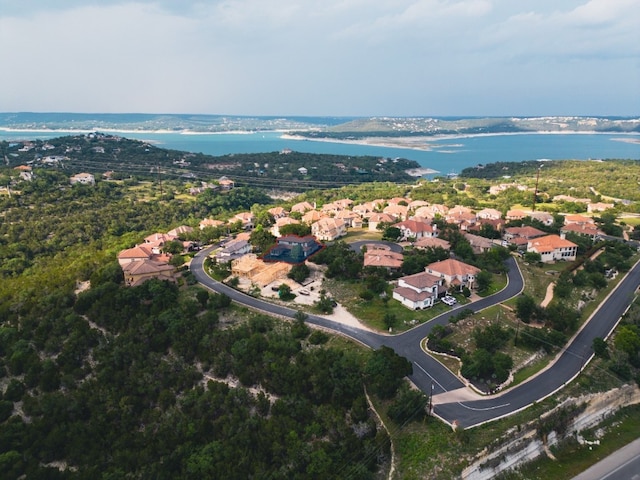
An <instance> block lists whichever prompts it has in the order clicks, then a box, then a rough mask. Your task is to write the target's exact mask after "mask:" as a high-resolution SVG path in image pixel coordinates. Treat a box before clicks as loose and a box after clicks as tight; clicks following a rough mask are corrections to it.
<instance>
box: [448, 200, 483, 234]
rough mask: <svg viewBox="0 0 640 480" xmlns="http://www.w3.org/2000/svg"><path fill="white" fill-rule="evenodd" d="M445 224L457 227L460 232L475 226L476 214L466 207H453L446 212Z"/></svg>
mask: <svg viewBox="0 0 640 480" xmlns="http://www.w3.org/2000/svg"><path fill="white" fill-rule="evenodd" d="M445 220H446V221H447V223H452V224H454V225H458V226H459V228H460V230H463V231H464V230H467V229H468V228H469V227H471V226H473V225H475V223H476V221H477V218H476V214H475V213H473V212H472V211H471V209H469V208H466V207H459V206H458V207H455V208H452V209H451V210H449V211H448V212H447V214H446V215H445Z"/></svg>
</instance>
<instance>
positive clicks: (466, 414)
mask: <svg viewBox="0 0 640 480" xmlns="http://www.w3.org/2000/svg"><path fill="white" fill-rule="evenodd" d="M211 250H212V248H209V249H206V250H202V251H201V252H199V253H198V254H197V255H196V256H195V257H194V258H193V259H192V261H191V266H190V268H191V272H192V273H193V275H194V276H195V278H196V280H197V281H198V282H200V283H201V284H203V285H204V286H206V287H208V288H210V289H212V290H214V291H216V292H219V293H224V294H226V295H228V296H229V297H231V299H232V300H234V301H235V302H238V303H241V304H244V305H247V306H249V307H251V308H254V309H258V310H262V311H265V312H267V313H271V314H274V315H280V316H285V317H293V316H294V315H295V314H296V310H293V309H291V308H287V307H282V306H280V305H274V304H272V303H269V302H266V301H264V300H261V299H258V298H255V297H251V296H250V295H247V294H245V293H243V292H239V291H238V290H235V289H233V288H231V287H229V286H227V285H225V284H222V283H220V282H217V281H215V280H213V279H212V278H211V277H209V276H208V275H207V274H206V273H205V272H204V267H203V264H204V260H205V258H206V257H207V255H208V253H209V252H210V251H211ZM507 266H508V283H507V286H506V287H505V288H504V289H503V290H501V291H500V292H498V293H496V294H494V295H491V296H489V297H486V298H483V299H481V300H478V301H476V302H474V303H472V304H469V305H463V306H458V307H457V308H455V309H452V310H450V311H448V312H446V313H444V314H442V315H440V316H438V317H436V318H434V319H432V320H430V321H429V322H427V323H424V324H422V325H419V326H417V327H415V328H413V329H411V330H409V331H406V332H404V333H402V334H399V335H393V336H391V335H382V334H378V333H374V332H370V331H367V330H363V329H359V328H355V327H351V326H347V325H343V324H340V323H337V322H334V321H332V320H328V319H326V318H323V317H320V316H317V315H309V316H308V318H307V322H309V323H311V324H314V325H318V326H321V327H324V328H327V329H330V330H333V331H336V332H339V333H342V334H344V335H346V336H348V337H350V338H353V339H355V340H357V341H359V342H361V343H363V344H364V345H367V346H369V347H371V348H374V349H375V348H379V347H380V346H382V345H386V346H388V347H391V348H393V349H394V350H395V351H396V352H397V353H398V354H399V355H402V356H404V357H405V358H407V359H408V360H409V361H410V362H411V363H412V364H413V366H414V369H413V373H412V374H411V375H410V377H409V378H410V379H411V381H413V383H414V384H415V385H416V386H417V387H418V388H420V390H422V391H423V392H425V393H426V394H427V395H429V394H431V393H433V394H438V393H442V392H446V391H450V390H455V389H458V388H463V387H464V384H463V383H462V382H461V381H460V379H459V378H458V377H457V376H455V375H454V374H453V373H451V372H450V371H449V370H448V369H447V368H445V367H444V366H443V365H442V364H441V363H440V362H438V361H437V360H435V359H434V358H433V357H431V356H430V355H427V354H425V353H424V351H423V350H422V348H421V342H422V340H423V339H424V338H425V337H426V336H427V335H428V334H429V332H430V331H431V329H432V328H433V327H434V326H435V325H446V324H447V323H448V322H449V318H450V317H451V316H453V315H455V314H456V313H457V310H458V309H460V308H471V309H472V310H473V311H474V312H478V311H480V310H483V309H485V308H488V307H490V306H492V305H496V304H498V303H501V302H504V301H505V300H508V299H509V298H512V297H514V296H516V295H518V294H519V293H520V292H522V288H523V286H524V280H523V278H522V275H521V273H520V270H519V268H518V265H517V262H516V261H515V259H514V258H511V257H510V258H509V259H508V260H507ZM638 285H640V263H638V264H636V265H635V266H634V267H633V268H632V269H631V271H630V272H629V274H628V275H627V276H626V277H625V278H624V279H623V281H622V282H621V283H620V284H619V285H618V286H617V287H616V289H615V290H614V291H613V292H612V293H611V295H609V297H608V298H607V299H606V300H605V301H604V302H603V303H602V304H601V305H600V307H599V308H598V310H596V312H595V313H594V315H593V316H592V317H591V318H590V319H589V321H588V322H587V323H586V324H585V325H584V326H583V327H582V329H581V330H580V331H579V332H578V333H577V334H576V335H575V336H574V338H573V339H572V340H571V341H570V342H569V343H568V344H567V345H566V346H565V348H564V349H563V350H562V352H561V353H560V354H559V355H558V357H557V358H556V360H555V362H554V363H553V364H552V365H551V366H550V367H548V368H547V369H545V370H544V371H543V372H541V373H540V374H538V375H537V376H535V377H533V378H532V379H530V380H528V381H527V382H525V383H521V384H520V385H518V386H516V387H514V388H512V389H509V390H507V391H505V392H504V393H502V394H500V395H494V396H490V397H485V398H483V399H481V400H475V401H467V402H451V403H444V404H439V405H436V406H435V408H434V414H435V415H437V416H438V417H439V418H441V419H442V420H443V421H445V422H447V423H449V424H452V423H453V422H454V421H455V422H457V423H458V425H460V426H461V427H464V428H469V427H474V426H478V425H480V424H482V423H486V422H489V421H492V420H496V419H498V418H502V417H505V416H508V415H511V414H513V413H515V412H517V411H520V410H522V409H524V408H526V407H527V406H529V405H531V404H533V403H534V402H537V401H540V400H542V399H544V398H546V397H547V396H549V395H551V394H553V393H554V392H556V391H557V390H559V389H560V388H562V387H563V386H564V385H566V384H567V383H568V382H570V381H571V380H572V379H573V378H575V376H577V375H578V374H579V373H580V371H581V369H582V368H584V366H585V365H586V363H587V362H588V361H589V360H590V359H591V357H592V356H593V349H592V343H593V339H594V338H595V337H601V338H605V337H607V336H608V335H609V334H610V333H611V331H612V330H613V329H614V328H615V326H616V324H617V323H618V321H619V319H620V317H621V316H622V314H623V313H624V311H625V310H626V308H627V307H628V306H629V304H630V303H631V301H632V300H633V294H634V292H635V290H636V289H637V288H638Z"/></svg>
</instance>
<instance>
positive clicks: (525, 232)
mask: <svg viewBox="0 0 640 480" xmlns="http://www.w3.org/2000/svg"><path fill="white" fill-rule="evenodd" d="M546 234H547V233H546V232H543V231H542V230H538V229H537V228H534V227H531V226H529V225H525V226H524V227H508V228H505V229H504V233H503V235H502V238H503V239H504V240H505V241H506V242H508V243H510V244H512V245H515V246H517V247H520V248H523V249H524V248H526V247H527V243H529V240H531V239H533V238H537V237H543V236H545V235H546Z"/></svg>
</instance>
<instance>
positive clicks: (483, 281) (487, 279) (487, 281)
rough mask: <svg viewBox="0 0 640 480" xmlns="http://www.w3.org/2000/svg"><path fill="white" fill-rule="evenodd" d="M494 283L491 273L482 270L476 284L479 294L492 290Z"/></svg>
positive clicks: (477, 276)
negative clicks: (492, 283)
mask: <svg viewBox="0 0 640 480" xmlns="http://www.w3.org/2000/svg"><path fill="white" fill-rule="evenodd" d="M492 281H493V277H492V276H491V273H489V272H487V271H486V270H481V271H480V272H478V274H477V275H476V284H477V288H478V292H480V293H483V292H486V291H487V290H489V288H491V282H492Z"/></svg>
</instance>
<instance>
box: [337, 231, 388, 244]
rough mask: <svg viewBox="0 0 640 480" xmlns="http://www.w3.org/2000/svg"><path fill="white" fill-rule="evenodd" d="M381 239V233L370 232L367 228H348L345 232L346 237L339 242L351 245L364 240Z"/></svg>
mask: <svg viewBox="0 0 640 480" xmlns="http://www.w3.org/2000/svg"><path fill="white" fill-rule="evenodd" d="M381 238H382V232H381V231H379V230H377V231H375V232H372V231H371V230H369V229H367V228H350V229H349V231H348V232H347V236H346V237H343V238H342V239H341V240H344V241H346V242H348V243H352V242H358V241H366V240H371V241H380V239H381Z"/></svg>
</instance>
